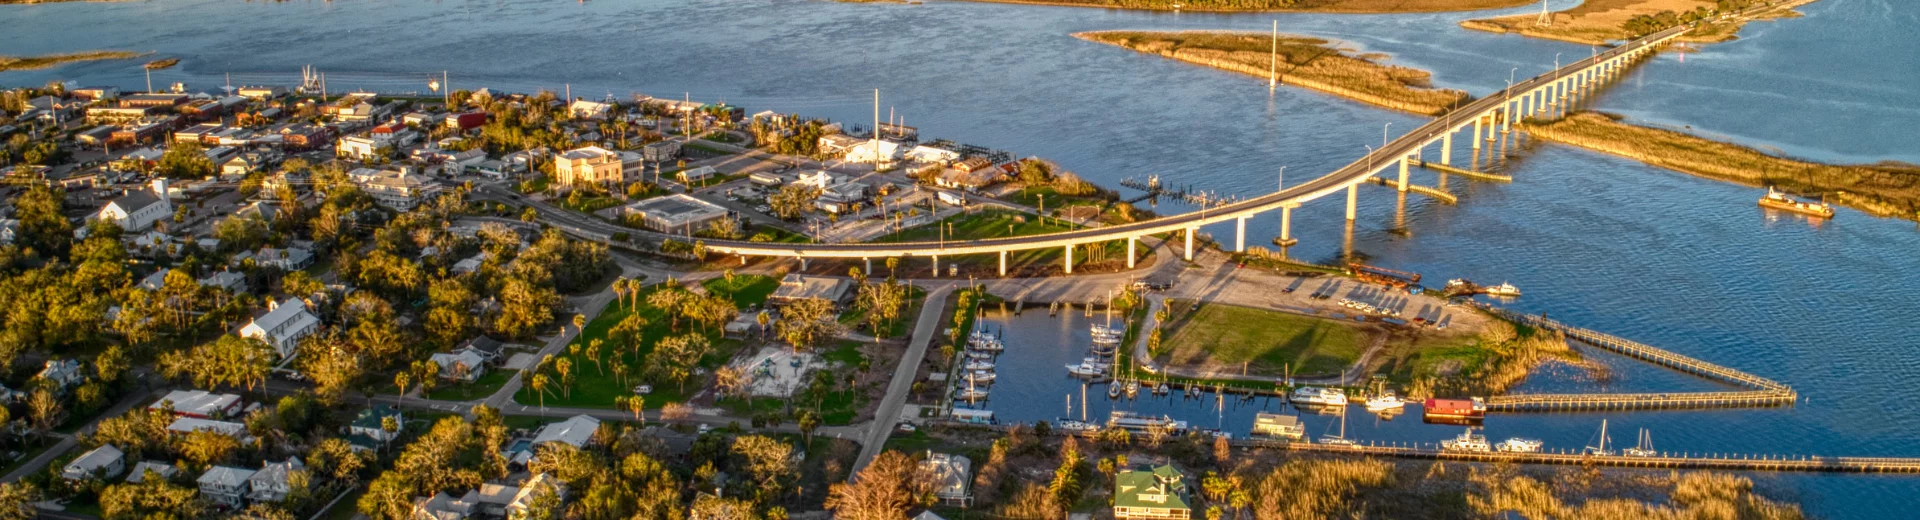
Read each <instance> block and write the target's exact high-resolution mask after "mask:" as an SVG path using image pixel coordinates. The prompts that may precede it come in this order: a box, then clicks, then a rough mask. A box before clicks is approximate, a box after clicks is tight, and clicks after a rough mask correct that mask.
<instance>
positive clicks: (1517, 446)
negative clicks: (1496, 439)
mask: <svg viewBox="0 0 1920 520" xmlns="http://www.w3.org/2000/svg"><path fill="white" fill-rule="evenodd" d="M1542 444H1543V443H1541V442H1540V441H1539V440H1535V439H1522V438H1519V437H1514V438H1511V439H1507V440H1504V441H1500V444H1495V445H1493V449H1495V450H1499V451H1500V452H1501V453H1539V452H1540V446H1541V445H1542Z"/></svg>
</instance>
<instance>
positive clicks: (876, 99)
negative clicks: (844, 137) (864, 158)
mask: <svg viewBox="0 0 1920 520" xmlns="http://www.w3.org/2000/svg"><path fill="white" fill-rule="evenodd" d="M873 157H874V159H873V163H874V164H880V89H877V88H876V89H873Z"/></svg>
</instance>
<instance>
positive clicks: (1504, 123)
mask: <svg viewBox="0 0 1920 520" xmlns="http://www.w3.org/2000/svg"><path fill="white" fill-rule="evenodd" d="M1513 112H1514V110H1513V102H1512V101H1508V102H1506V104H1503V105H1500V133H1502V134H1506V133H1512V132H1513ZM1487 137H1488V138H1492V137H1493V136H1487Z"/></svg>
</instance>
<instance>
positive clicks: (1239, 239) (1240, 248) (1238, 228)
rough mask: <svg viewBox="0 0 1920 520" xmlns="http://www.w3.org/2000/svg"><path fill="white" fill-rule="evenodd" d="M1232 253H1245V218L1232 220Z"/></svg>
mask: <svg viewBox="0 0 1920 520" xmlns="http://www.w3.org/2000/svg"><path fill="white" fill-rule="evenodd" d="M1233 252H1235V253H1245V252H1247V217H1240V218H1237V219H1233Z"/></svg>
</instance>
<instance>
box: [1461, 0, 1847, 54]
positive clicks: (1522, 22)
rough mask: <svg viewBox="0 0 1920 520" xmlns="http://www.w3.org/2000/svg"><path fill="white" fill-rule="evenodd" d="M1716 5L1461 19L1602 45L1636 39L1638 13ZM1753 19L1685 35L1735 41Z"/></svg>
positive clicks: (1689, 1)
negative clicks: (1632, 26)
mask: <svg viewBox="0 0 1920 520" xmlns="http://www.w3.org/2000/svg"><path fill="white" fill-rule="evenodd" d="M1808 1H1811V0H1802V1H1794V2H1788V3H1786V4H1784V5H1782V6H1780V7H1778V8H1776V9H1775V10H1773V11H1770V12H1769V13H1767V14H1765V15H1761V16H1757V17H1755V18H1753V19H1763V18H1770V17H1777V16H1793V15H1795V14H1796V13H1793V11H1792V10H1791V9H1792V8H1793V7H1794V6H1796V5H1799V4H1804V3H1806V2H1808ZM1716 5H1717V2H1716V0H1586V1H1584V2H1581V3H1580V5H1576V6H1574V7H1573V8H1572V9H1567V10H1565V11H1556V12H1554V13H1552V15H1551V16H1552V21H1551V22H1550V23H1548V24H1547V25H1540V24H1539V18H1540V15H1539V14H1537V13H1534V14H1520V15H1513V16H1502V17H1498V18H1484V19H1478V20H1466V21H1463V22H1460V26H1461V27H1465V28H1468V29H1474V30H1480V31H1488V32H1502V33H1504V32H1511V33H1518V34H1520V35H1523V36H1531V37H1535V38H1545V39H1550V40H1560V41H1568V42H1574V43H1585V44H1593V45H1599V44H1605V43H1608V42H1613V41H1622V40H1628V39H1631V38H1633V36H1634V35H1633V34H1632V33H1631V32H1628V31H1627V29H1626V23H1627V21H1628V20H1630V19H1632V18H1633V17H1635V16H1641V15H1648V16H1651V15H1655V14H1658V13H1660V12H1662V11H1672V12H1675V13H1684V12H1687V11H1692V10H1695V9H1699V8H1706V9H1713V8H1714V7H1715V6H1716ZM1751 20H1752V19H1742V20H1735V21H1731V22H1730V23H1726V22H1723V23H1714V24H1706V25H1703V26H1702V27H1700V28H1698V29H1695V30H1693V32H1691V33H1689V34H1688V35H1686V36H1683V37H1682V39H1683V40H1685V41H1693V42H1719V41H1727V40H1731V39H1733V38H1734V36H1735V34H1737V33H1739V32H1740V26H1741V25H1743V24H1745V23H1746V22H1748V21H1751Z"/></svg>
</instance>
